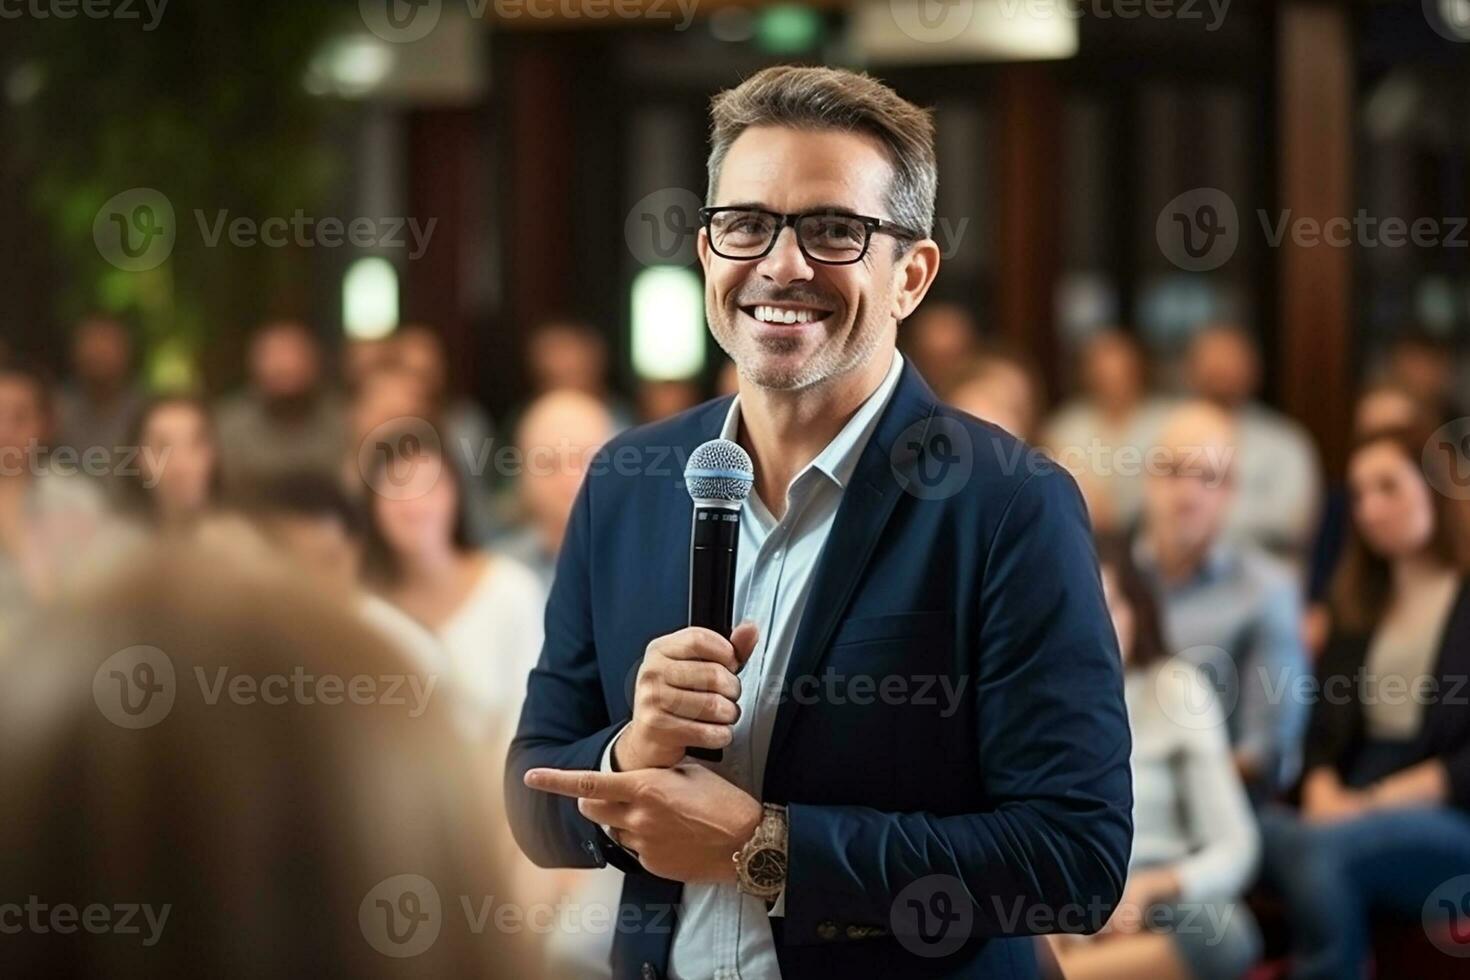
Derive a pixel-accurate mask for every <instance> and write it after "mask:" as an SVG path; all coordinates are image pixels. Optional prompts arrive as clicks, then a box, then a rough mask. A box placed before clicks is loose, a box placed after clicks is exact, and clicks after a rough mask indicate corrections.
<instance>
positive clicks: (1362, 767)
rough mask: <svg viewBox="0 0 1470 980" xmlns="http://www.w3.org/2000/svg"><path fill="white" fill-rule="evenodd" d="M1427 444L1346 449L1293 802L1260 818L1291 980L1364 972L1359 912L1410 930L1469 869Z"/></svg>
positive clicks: (1452, 639)
mask: <svg viewBox="0 0 1470 980" xmlns="http://www.w3.org/2000/svg"><path fill="white" fill-rule="evenodd" d="M1424 444H1425V439H1424V438H1423V437H1422V436H1409V435H1407V434H1406V433H1403V432H1379V433H1377V434H1373V435H1368V436H1365V437H1364V438H1363V439H1362V441H1360V442H1359V443H1358V444H1357V446H1356V448H1355V449H1354V450H1353V451H1352V453H1351V454H1350V456H1349V459H1348V485H1349V490H1350V492H1351V507H1352V532H1351V538H1350V540H1349V542H1348V545H1347V551H1346V554H1345V555H1344V557H1343V561H1342V564H1341V565H1340V566H1339V571H1338V575H1337V577H1336V579H1335V581H1334V587H1333V592H1332V607H1333V631H1332V636H1331V639H1330V640H1329V641H1328V644H1327V649H1326V652H1325V653H1324V654H1323V657H1322V660H1321V662H1320V664H1319V666H1318V671H1317V679H1318V684H1317V687H1316V690H1317V697H1316V698H1315V707H1314V709H1313V712H1312V722H1311V727H1310V729H1309V731H1308V734H1307V740H1306V765H1305V775H1304V778H1303V780H1302V788H1301V808H1300V811H1299V812H1293V811H1289V810H1286V809H1284V808H1275V807H1273V808H1271V809H1268V810H1267V811H1265V812H1264V813H1263V815H1262V834H1263V838H1264V844H1265V862H1264V871H1265V877H1266V880H1267V882H1268V883H1269V884H1270V885H1271V886H1272V887H1273V888H1274V889H1275V890H1276V891H1277V892H1279V893H1280V895H1281V896H1282V897H1283V898H1284V899H1285V901H1286V904H1287V908H1288V912H1289V919H1290V925H1291V935H1292V942H1293V951H1292V966H1291V976H1292V977H1293V978H1301V980H1314V978H1322V980H1337V978H1345V977H1359V976H1362V975H1363V968H1364V966H1365V964H1366V960H1367V954H1368V943H1369V940H1370V935H1371V930H1370V913H1376V914H1388V915H1391V916H1394V917H1397V918H1402V919H1404V920H1406V921H1409V922H1414V923H1418V922H1419V921H1420V918H1421V915H1424V914H1426V913H1434V912H1437V911H1439V910H1438V909H1434V908H1433V907H1428V908H1426V903H1427V902H1428V900H1429V898H1430V895H1431V893H1432V892H1433V891H1434V890H1435V888H1436V887H1438V886H1439V885H1440V884H1442V883H1443V882H1445V881H1446V880H1448V879H1450V878H1453V877H1455V876H1457V875H1463V874H1466V873H1470V814H1467V811H1470V712H1467V711H1466V710H1465V708H1464V706H1463V704H1462V703H1461V702H1460V700H1459V698H1458V697H1456V696H1455V693H1456V692H1458V691H1459V690H1460V687H1461V684H1462V682H1463V681H1464V679H1465V677H1466V675H1467V673H1470V583H1467V579H1466V568H1467V563H1466V561H1465V551H1464V528H1465V525H1464V520H1463V516H1462V511H1461V509H1460V502H1459V501H1456V500H1453V499H1451V498H1449V497H1447V496H1445V495H1444V494H1443V493H1442V492H1440V490H1438V489H1437V486H1444V485H1445V484H1437V482H1436V481H1438V480H1441V479H1445V478H1447V477H1446V474H1445V472H1444V468H1443V463H1444V461H1443V460H1442V459H1437V458H1435V457H1433V456H1422V455H1421V454H1422V450H1423V447H1424ZM1424 467H1427V469H1425V468H1424ZM1385 971H1389V972H1385ZM1379 976H1396V974H1395V973H1393V972H1391V970H1390V967H1389V965H1387V964H1380V965H1379Z"/></svg>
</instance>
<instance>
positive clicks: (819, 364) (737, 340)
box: [708, 310, 883, 391]
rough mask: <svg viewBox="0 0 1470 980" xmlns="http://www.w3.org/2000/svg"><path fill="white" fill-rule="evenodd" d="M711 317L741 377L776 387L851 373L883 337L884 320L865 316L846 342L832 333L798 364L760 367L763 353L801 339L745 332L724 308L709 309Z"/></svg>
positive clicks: (787, 347)
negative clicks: (788, 366) (717, 325)
mask: <svg viewBox="0 0 1470 980" xmlns="http://www.w3.org/2000/svg"><path fill="white" fill-rule="evenodd" d="M737 315H738V314H737ZM708 318H709V321H710V324H711V330H710V332H711V333H712V334H714V338H715V343H717V344H719V345H720V349H721V350H723V351H724V352H725V353H726V354H727V355H729V357H730V359H731V360H732V361H734V362H735V368H736V370H737V371H738V372H739V373H740V377H741V378H743V379H744V380H746V381H749V382H750V383H751V384H753V385H756V386H757V387H760V388H766V389H770V390H772V391H798V390H800V389H803V388H810V387H814V386H816V385H820V384H822V383H824V382H827V381H830V380H832V379H833V378H838V377H841V376H843V375H845V374H848V373H849V372H851V371H853V370H854V369H856V368H858V367H860V366H862V365H863V364H865V363H867V361H868V359H869V358H870V357H872V356H873V352H874V351H875V350H877V349H878V343H879V341H880V340H881V339H882V337H883V326H882V324H880V323H874V322H870V320H869V318H868V317H862V318H861V319H859V320H857V321H855V322H854V324H853V328H852V330H851V331H849V332H848V334H847V335H846V337H845V340H846V341H847V342H846V343H845V344H836V345H834V343H833V338H832V337H831V336H830V335H829V336H827V337H825V338H824V339H823V341H822V342H821V344H820V345H819V346H818V347H817V349H816V350H814V351H813V352H812V355H811V356H810V357H809V358H807V360H806V361H805V363H803V364H800V365H798V366H797V367H796V368H794V369H786V368H774V369H762V368H758V367H756V366H755V362H757V361H759V360H760V359H761V356H762V355H763V354H768V353H769V354H778V355H780V354H789V353H790V352H791V351H792V350H795V349H796V348H797V347H798V346H799V344H800V341H799V340H798V339H797V338H794V337H793V338H789V339H784V338H780V337H768V338H764V339H756V338H755V337H754V336H752V335H750V334H744V333H741V332H740V331H739V328H737V327H735V326H733V325H732V324H733V323H734V321H735V319H736V317H735V316H730V315H726V314H725V311H723V310H711V311H709V317H708ZM715 324H720V326H719V328H718V329H716V328H715V327H714V325H715Z"/></svg>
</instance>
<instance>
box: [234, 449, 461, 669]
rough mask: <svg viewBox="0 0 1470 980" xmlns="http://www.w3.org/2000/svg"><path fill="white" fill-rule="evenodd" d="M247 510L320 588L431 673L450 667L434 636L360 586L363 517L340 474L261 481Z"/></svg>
mask: <svg viewBox="0 0 1470 980" xmlns="http://www.w3.org/2000/svg"><path fill="white" fill-rule="evenodd" d="M245 510H246V513H247V514H248V515H249V516H250V518H251V519H252V520H253V521H254V523H255V525H256V527H257V528H258V529H259V530H260V532H261V534H262V535H263V536H264V537H265V539H266V541H267V542H269V543H270V544H271V545H274V546H275V547H276V548H277V549H278V550H279V551H280V553H281V555H282V557H283V558H285V559H286V560H287V561H289V562H290V564H291V565H292V566H293V567H294V568H295V569H296V570H297V571H298V572H300V573H302V574H303V575H304V576H305V577H307V578H308V579H310V580H311V583H312V587H313V588H314V589H315V590H316V591H317V592H318V594H320V595H323V596H327V597H330V598H333V599H335V600H339V601H341V602H343V603H346V604H347V605H349V606H350V607H352V608H354V609H356V610H357V612H358V614H359V615H361V616H362V618H363V620H364V621H366V622H367V623H368V624H369V625H371V626H372V627H373V628H374V629H376V630H378V631H379V632H380V633H382V634H383V635H384V636H385V637H386V638H388V639H389V640H391V641H392V642H393V643H394V644H396V645H397V646H398V648H399V649H400V650H402V651H403V652H404V653H406V654H408V655H409V656H410V657H412V658H413V660H414V662H415V663H417V664H418V666H419V667H420V669H422V670H424V671H425V672H426V673H428V674H430V675H433V676H436V677H437V676H439V675H441V674H443V673H444V672H446V671H447V670H448V667H449V664H448V657H447V655H446V654H445V652H444V647H443V644H441V643H440V642H439V640H438V638H437V637H435V636H434V635H433V634H432V633H430V632H429V631H428V630H427V629H426V628H424V627H423V626H422V625H420V624H419V623H417V622H416V621H414V619H413V618H412V617H410V616H409V615H408V614H407V613H404V612H403V611H401V610H400V609H399V608H398V607H397V606H394V605H393V604H392V603H390V602H388V601H387V600H386V599H383V598H382V597H381V596H379V595H377V594H375V593H373V592H370V591H368V590H367V589H365V588H364V587H363V584H362V553H363V547H364V544H363V518H362V515H361V512H360V510H359V509H358V508H357V507H355V506H354V505H353V503H352V501H350V500H349V499H348V497H347V494H346V492H345V491H343V489H342V488H341V486H339V485H338V483H337V482H336V481H335V480H331V479H328V478H327V477H325V476H323V475H322V474H320V473H313V472H310V471H305V472H301V473H283V474H280V475H278V476H276V477H273V478H271V479H270V480H267V481H266V482H265V483H262V484H260V485H258V486H256V487H255V489H254V490H253V492H252V493H251V495H250V498H249V500H248V501H247V502H246V504H245Z"/></svg>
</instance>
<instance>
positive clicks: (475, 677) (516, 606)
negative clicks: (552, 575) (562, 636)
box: [435, 554, 546, 747]
mask: <svg viewBox="0 0 1470 980" xmlns="http://www.w3.org/2000/svg"><path fill="white" fill-rule="evenodd" d="M545 609H546V590H545V588H544V587H543V586H542V584H541V581H540V580H539V579H538V578H537V577H536V575H535V573H534V572H532V571H531V570H530V569H528V568H526V567H525V566H524V565H522V564H520V563H519V562H517V561H515V560H514V559H512V558H508V557H506V556H505V555H500V554H495V555H492V556H490V559H489V561H487V562H486V563H485V567H484V569H483V570H482V571H481V572H480V578H479V581H478V582H476V583H475V586H474V588H473V589H471V590H470V593H469V595H468V596H466V597H465V600H464V601H463V602H461V603H460V605H459V608H458V609H456V610H455V611H454V612H453V613H452V614H451V615H450V616H449V617H448V618H447V619H445V620H444V622H443V623H441V624H440V625H439V628H438V629H437V630H436V631H435V632H436V633H437V634H438V636H439V639H440V640H441V641H442V642H443V644H444V649H445V652H446V654H447V655H448V658H449V673H450V676H451V677H452V678H453V680H454V686H455V689H456V693H457V695H458V697H459V698H460V699H461V709H462V713H463V715H464V720H465V724H466V726H467V728H468V730H469V731H470V733H472V734H474V735H477V736H478V737H482V738H493V739H497V740H499V741H502V742H504V743H505V745H506V746H507V747H509V744H510V739H511V736H513V735H514V734H515V727H516V723H517V722H518V721H519V720H520V714H521V703H522V702H523V701H524V700H525V697H526V682H527V679H528V678H529V676H530V674H531V669H532V668H533V667H535V666H536V660H537V658H539V657H540V656H541V640H542V635H543V634H542V628H543V627H542V615H543V614H544V612H545Z"/></svg>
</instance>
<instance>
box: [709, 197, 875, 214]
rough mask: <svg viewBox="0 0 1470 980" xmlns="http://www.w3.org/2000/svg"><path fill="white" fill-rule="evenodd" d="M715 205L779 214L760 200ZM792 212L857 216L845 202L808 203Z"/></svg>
mask: <svg viewBox="0 0 1470 980" xmlns="http://www.w3.org/2000/svg"><path fill="white" fill-rule="evenodd" d="M715 207H717V208H750V209H754V210H757V211H769V212H771V213H772V214H780V213H781V212H780V211H777V210H776V209H775V208H773V207H771V206H770V205H769V204H766V203H764V202H762V201H735V202H733V203H731V204H717V205H715ZM792 213H793V214H845V215H848V216H850V217H854V218H855V217H857V216H858V212H857V211H855V210H853V209H852V208H850V207H848V206H847V205H846V204H831V203H821V202H819V203H817V204H812V205H809V206H808V207H804V208H802V209H801V210H800V211H794V212H792Z"/></svg>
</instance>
